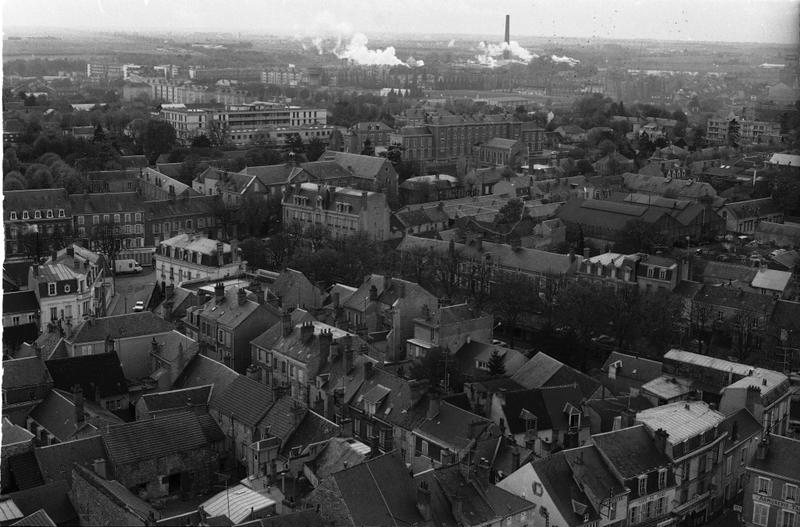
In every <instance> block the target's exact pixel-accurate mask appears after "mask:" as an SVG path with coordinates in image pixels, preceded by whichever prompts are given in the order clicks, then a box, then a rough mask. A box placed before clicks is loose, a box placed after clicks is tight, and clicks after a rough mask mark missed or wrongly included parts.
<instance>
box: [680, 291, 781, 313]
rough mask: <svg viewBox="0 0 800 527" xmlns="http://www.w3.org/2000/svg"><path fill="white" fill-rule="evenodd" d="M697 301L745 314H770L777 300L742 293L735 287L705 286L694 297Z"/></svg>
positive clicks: (767, 296) (747, 292) (756, 294)
mask: <svg viewBox="0 0 800 527" xmlns="http://www.w3.org/2000/svg"><path fill="white" fill-rule="evenodd" d="M694 299H695V301H697V302H702V303H704V304H710V305H714V306H723V307H727V308H731V309H737V310H741V311H744V312H753V313H757V314H768V313H769V312H770V310H771V309H772V306H773V304H774V303H775V299H774V298H773V297H772V295H762V294H759V293H750V292H749V291H742V290H741V289H738V288H735V287H727V286H712V285H708V284H706V285H704V286H703V288H702V289H701V290H700V292H699V293H697V294H696V295H695V297H694Z"/></svg>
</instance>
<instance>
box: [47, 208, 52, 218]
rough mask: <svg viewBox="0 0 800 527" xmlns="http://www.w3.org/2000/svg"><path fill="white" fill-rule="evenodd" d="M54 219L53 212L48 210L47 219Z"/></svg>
mask: <svg viewBox="0 0 800 527" xmlns="http://www.w3.org/2000/svg"><path fill="white" fill-rule="evenodd" d="M52 218H53V210H52V209H47V219H52Z"/></svg>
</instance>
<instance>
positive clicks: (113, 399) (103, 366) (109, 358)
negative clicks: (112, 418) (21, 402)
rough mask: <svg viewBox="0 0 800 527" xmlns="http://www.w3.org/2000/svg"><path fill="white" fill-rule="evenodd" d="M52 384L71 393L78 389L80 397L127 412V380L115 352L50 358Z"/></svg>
mask: <svg viewBox="0 0 800 527" xmlns="http://www.w3.org/2000/svg"><path fill="white" fill-rule="evenodd" d="M45 364H46V365H47V370H48V371H49V372H50V376H51V377H52V379H53V387H54V388H58V389H60V390H64V391H66V392H68V393H72V392H73V391H74V389H75V386H76V385H78V386H80V388H81V393H83V397H84V398H85V399H88V400H90V401H92V402H94V403H95V404H97V405H99V406H100V407H101V408H104V409H106V410H110V411H112V412H116V411H119V412H123V415H125V412H127V410H128V407H129V403H130V398H129V395H128V382H127V380H126V379H125V374H124V373H123V372H122V365H121V364H120V360H119V357H118V356H117V354H116V352H114V351H111V352H109V353H98V354H94V355H84V356H80V357H68V358H63V359H51V360H48V361H47V362H46V363H45Z"/></svg>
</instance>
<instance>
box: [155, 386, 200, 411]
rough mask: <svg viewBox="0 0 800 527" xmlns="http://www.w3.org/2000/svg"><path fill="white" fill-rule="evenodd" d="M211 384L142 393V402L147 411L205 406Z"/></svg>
mask: <svg viewBox="0 0 800 527" xmlns="http://www.w3.org/2000/svg"><path fill="white" fill-rule="evenodd" d="M212 388H213V386H211V385H210V384H209V385H206V386H197V387H189V388H182V389H178V390H170V391H167V392H160V393H147V394H144V395H142V403H143V404H144V406H145V408H146V409H147V411H148V412H164V411H167V410H175V409H179V408H186V407H187V406H188V405H191V406H198V405H200V406H205V405H207V404H208V401H209V399H210V398H211V390H212Z"/></svg>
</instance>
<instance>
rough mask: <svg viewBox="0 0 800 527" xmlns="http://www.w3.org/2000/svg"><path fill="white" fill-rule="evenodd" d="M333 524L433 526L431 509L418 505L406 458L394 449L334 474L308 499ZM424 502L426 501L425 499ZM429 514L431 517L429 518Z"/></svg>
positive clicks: (307, 501) (308, 502)
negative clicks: (429, 510)
mask: <svg viewBox="0 0 800 527" xmlns="http://www.w3.org/2000/svg"><path fill="white" fill-rule="evenodd" d="M305 503H306V504H307V505H309V506H310V507H312V508H313V507H316V506H317V505H319V513H320V515H321V516H322V517H324V518H326V519H327V520H328V521H330V522H331V523H333V525H335V526H337V527H339V526H342V527H344V526H346V525H394V524H396V523H398V522H402V523H404V524H416V525H419V526H421V527H423V526H433V525H435V524H434V523H432V522H431V518H430V516H429V515H428V514H427V509H426V508H425V507H424V506H423V508H422V511H420V510H419V508H418V507H417V503H418V500H417V492H416V487H415V485H414V481H413V479H412V478H411V476H410V475H409V473H408V470H407V469H406V466H405V464H404V463H403V458H402V456H400V455H399V454H398V453H397V452H390V453H387V454H384V455H382V456H378V457H375V458H372V459H370V460H369V461H366V462H364V463H361V464H359V465H356V466H354V467H349V468H345V469H344V470H340V471H338V472H335V473H333V474H332V475H330V476H329V477H328V478H326V479H325V480H323V481H322V482H321V483H320V485H319V486H318V487H317V488H316V489H314V491H312V492H311V494H310V495H309V496H308V497H307V498H306V499H305ZM423 504H424V502H423ZM426 516H427V518H426Z"/></svg>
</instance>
